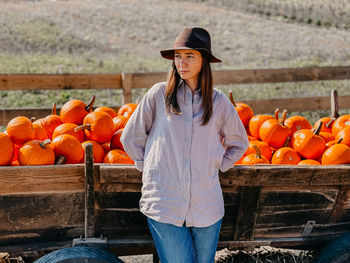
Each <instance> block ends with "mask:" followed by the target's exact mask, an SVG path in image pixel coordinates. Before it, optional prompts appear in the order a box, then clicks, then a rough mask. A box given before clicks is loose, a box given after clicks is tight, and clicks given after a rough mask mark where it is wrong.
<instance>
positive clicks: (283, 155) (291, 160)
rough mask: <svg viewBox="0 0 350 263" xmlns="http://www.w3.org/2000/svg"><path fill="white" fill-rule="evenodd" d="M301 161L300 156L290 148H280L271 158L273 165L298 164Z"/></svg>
mask: <svg viewBox="0 0 350 263" xmlns="http://www.w3.org/2000/svg"><path fill="white" fill-rule="evenodd" d="M300 161H301V157H300V155H299V154H298V153H297V151H296V150H294V149H292V148H290V147H282V148H279V149H278V150H276V151H275V152H274V154H273V155H272V158H271V164H298V163H299V162H300Z"/></svg>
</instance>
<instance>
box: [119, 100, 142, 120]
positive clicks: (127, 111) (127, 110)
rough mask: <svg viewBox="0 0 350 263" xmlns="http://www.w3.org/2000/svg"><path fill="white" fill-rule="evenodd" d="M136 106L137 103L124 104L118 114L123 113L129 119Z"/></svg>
mask: <svg viewBox="0 0 350 263" xmlns="http://www.w3.org/2000/svg"><path fill="white" fill-rule="evenodd" d="M136 107H137V104H135V103H127V104H124V105H123V106H121V107H120V109H119V110H118V113H117V114H118V115H122V116H124V117H126V118H128V119H129V118H130V117H131V115H132V114H133V112H134V111H135V109H136Z"/></svg>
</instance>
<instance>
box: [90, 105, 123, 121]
mask: <svg viewBox="0 0 350 263" xmlns="http://www.w3.org/2000/svg"><path fill="white" fill-rule="evenodd" d="M94 111H103V112H105V113H108V114H109V115H110V116H111V118H112V119H113V118H114V117H116V116H117V113H116V112H115V110H113V109H112V108H110V107H106V106H101V107H97V108H96V109H95V110H94Z"/></svg>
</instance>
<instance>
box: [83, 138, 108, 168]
mask: <svg viewBox="0 0 350 263" xmlns="http://www.w3.org/2000/svg"><path fill="white" fill-rule="evenodd" d="M88 143H92V155H93V157H94V163H102V161H103V158H104V157H105V151H104V149H103V148H102V146H101V145H100V144H98V143H97V142H95V141H85V142H82V144H81V145H82V146H83V150H84V153H85V147H86V144H88Z"/></svg>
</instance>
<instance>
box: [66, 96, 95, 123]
mask: <svg viewBox="0 0 350 263" xmlns="http://www.w3.org/2000/svg"><path fill="white" fill-rule="evenodd" d="M94 103H95V96H93V97H92V99H91V101H90V102H89V103H88V105H86V104H85V103H84V102H82V101H81V100H70V101H68V102H66V103H65V104H64V105H63V106H62V108H61V111H60V116H61V119H62V121H63V122H64V123H68V122H71V123H75V124H77V125H81V124H82V123H83V120H84V118H85V116H86V115H87V114H88V113H89V112H91V108H92V106H93V105H94Z"/></svg>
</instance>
